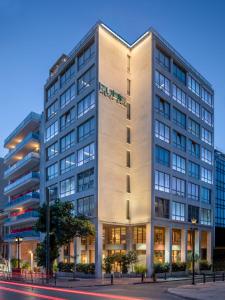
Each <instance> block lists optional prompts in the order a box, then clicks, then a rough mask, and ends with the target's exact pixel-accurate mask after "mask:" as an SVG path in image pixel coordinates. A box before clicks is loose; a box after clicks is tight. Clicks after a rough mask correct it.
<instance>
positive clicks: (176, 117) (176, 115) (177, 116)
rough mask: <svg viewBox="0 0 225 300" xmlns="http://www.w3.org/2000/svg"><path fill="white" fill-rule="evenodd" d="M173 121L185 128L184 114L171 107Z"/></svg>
mask: <svg viewBox="0 0 225 300" xmlns="http://www.w3.org/2000/svg"><path fill="white" fill-rule="evenodd" d="M173 121H174V123H175V124H177V125H178V126H180V127H182V128H184V129H186V115H185V114H183V113H182V112H181V111H179V110H178V109H176V108H175V107H173Z"/></svg>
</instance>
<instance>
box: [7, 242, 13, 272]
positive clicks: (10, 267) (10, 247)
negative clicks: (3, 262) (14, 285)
mask: <svg viewBox="0 0 225 300" xmlns="http://www.w3.org/2000/svg"><path fill="white" fill-rule="evenodd" d="M8 249H9V253H8V270H9V271H12V266H11V259H12V243H8Z"/></svg>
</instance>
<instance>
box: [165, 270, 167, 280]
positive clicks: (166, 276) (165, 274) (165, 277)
mask: <svg viewBox="0 0 225 300" xmlns="http://www.w3.org/2000/svg"><path fill="white" fill-rule="evenodd" d="M166 279H167V276H166V272H165V280H166Z"/></svg>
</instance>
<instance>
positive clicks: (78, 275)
mask: <svg viewBox="0 0 225 300" xmlns="http://www.w3.org/2000/svg"><path fill="white" fill-rule="evenodd" d="M56 274H57V277H59V278H60V277H61V278H69V279H73V278H95V274H84V273H81V272H75V274H74V272H57V273H56ZM74 275H75V276H74Z"/></svg>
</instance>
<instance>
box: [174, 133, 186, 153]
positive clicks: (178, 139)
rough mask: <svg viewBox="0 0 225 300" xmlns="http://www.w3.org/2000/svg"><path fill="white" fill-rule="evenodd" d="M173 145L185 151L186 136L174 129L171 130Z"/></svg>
mask: <svg viewBox="0 0 225 300" xmlns="http://www.w3.org/2000/svg"><path fill="white" fill-rule="evenodd" d="M173 146H174V147H176V148H178V149H180V150H182V151H186V137H185V136H184V135H182V134H181V133H179V132H178V131H175V130H173Z"/></svg>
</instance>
